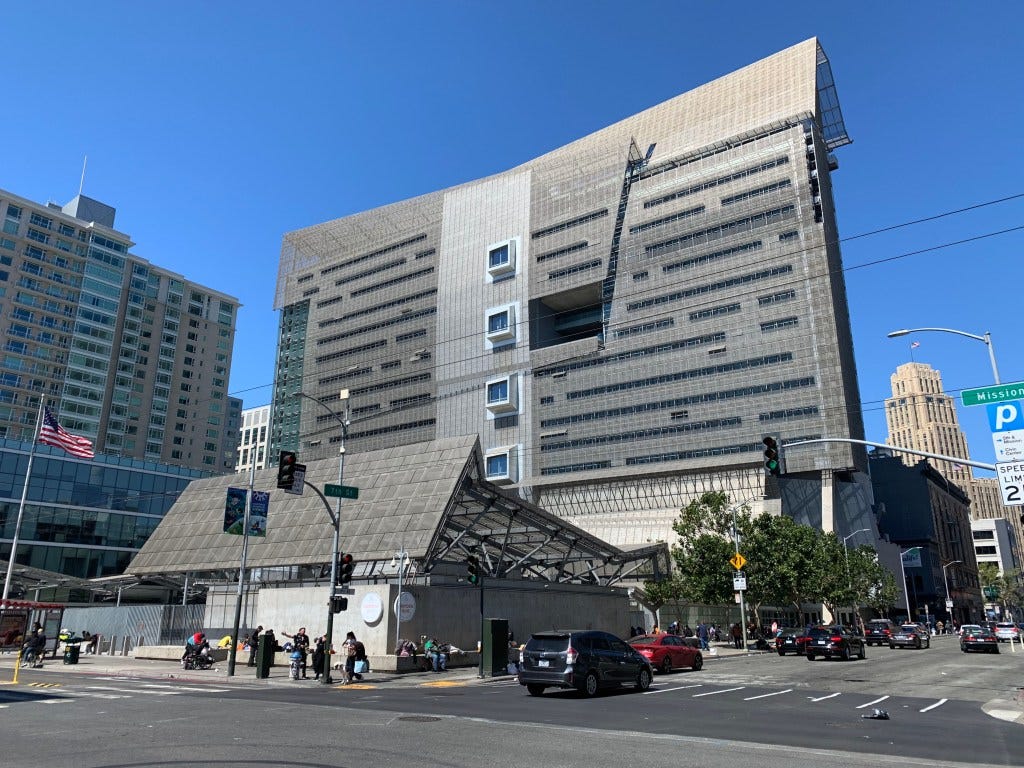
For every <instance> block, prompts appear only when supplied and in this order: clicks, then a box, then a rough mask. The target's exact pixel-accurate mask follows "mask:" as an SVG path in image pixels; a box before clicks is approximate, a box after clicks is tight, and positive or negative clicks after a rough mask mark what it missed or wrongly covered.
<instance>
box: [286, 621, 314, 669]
mask: <svg viewBox="0 0 1024 768" xmlns="http://www.w3.org/2000/svg"><path fill="white" fill-rule="evenodd" d="M281 634H282V635H284V636H285V637H290V638H291V639H292V649H293V650H296V651H298V652H299V653H301V654H302V657H301V658H300V659H299V672H300V673H301V674H302V679H303V680H308V679H309V678H308V677H307V676H306V654H307V653H308V652H309V635H307V634H306V628H305V627H299V631H298V632H296V633H295V634H294V635H289V634H288V633H287V632H282V633H281Z"/></svg>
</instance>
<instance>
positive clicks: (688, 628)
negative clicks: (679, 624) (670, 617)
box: [683, 624, 693, 637]
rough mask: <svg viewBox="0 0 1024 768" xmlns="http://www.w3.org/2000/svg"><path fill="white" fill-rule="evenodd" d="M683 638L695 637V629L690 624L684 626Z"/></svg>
mask: <svg viewBox="0 0 1024 768" xmlns="http://www.w3.org/2000/svg"><path fill="white" fill-rule="evenodd" d="M683 637H693V628H692V627H691V626H690V625H689V624H684V625H683Z"/></svg>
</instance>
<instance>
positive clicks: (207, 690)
mask: <svg viewBox="0 0 1024 768" xmlns="http://www.w3.org/2000/svg"><path fill="white" fill-rule="evenodd" d="M142 687H143V688H160V689H166V690H170V691H175V692H177V693H184V692H185V691H196V692H198V693H227V692H228V691H230V690H231V689H230V688H196V687H194V686H190V685H162V684H160V683H146V684H145V685H143V686H142Z"/></svg>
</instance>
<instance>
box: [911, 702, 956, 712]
mask: <svg viewBox="0 0 1024 768" xmlns="http://www.w3.org/2000/svg"><path fill="white" fill-rule="evenodd" d="M947 701H949V699H939V700H938V701H936V702H935V703H934V704H929V705H928V706H927V707H925V708H924V709H919V710H917V711H918V712H927V711H928V710H931V709H935V708H936V707H941V706H942V705H943V704H945V703H946V702H947Z"/></svg>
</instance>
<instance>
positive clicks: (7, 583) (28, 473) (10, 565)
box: [3, 397, 46, 600]
mask: <svg viewBox="0 0 1024 768" xmlns="http://www.w3.org/2000/svg"><path fill="white" fill-rule="evenodd" d="M45 402H46V398H43V397H40V398H39V413H38V414H36V431H35V432H33V433H32V449H31V450H30V451H29V452H28V469H27V470H25V485H24V487H22V489H21V503H20V504H19V505H18V520H17V522H16V523H15V524H14V539H13V541H12V543H11V556H10V557H9V558H7V576H6V577H5V578H4V596H3V599H4V600H6V599H7V595H8V594H9V593H10V591H11V576H12V575H13V574H14V559H15V558H16V557H17V555H18V535H19V534H20V533H21V521H22V519H23V518H24V516H25V499H26V498H28V481H29V478H31V477H32V461H33V460H34V459H35V457H36V442H37V439H38V437H39V425H40V424H41V423H42V421H43V408H44V407H45V406H44V403H45Z"/></svg>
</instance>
